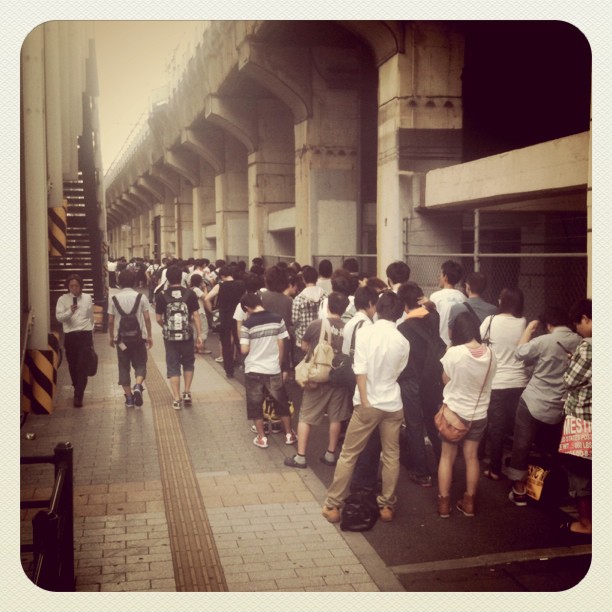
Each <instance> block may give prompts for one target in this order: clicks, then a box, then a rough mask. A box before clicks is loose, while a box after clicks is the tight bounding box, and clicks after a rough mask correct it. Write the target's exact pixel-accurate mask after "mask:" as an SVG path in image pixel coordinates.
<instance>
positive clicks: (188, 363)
mask: <svg viewBox="0 0 612 612" xmlns="http://www.w3.org/2000/svg"><path fill="white" fill-rule="evenodd" d="M164 347H165V348H166V376H167V378H173V377H175V376H180V375H181V366H183V372H193V370H194V369H195V352H194V348H193V340H192V339H189V340H181V341H180V342H174V341H172V340H165V339H164Z"/></svg>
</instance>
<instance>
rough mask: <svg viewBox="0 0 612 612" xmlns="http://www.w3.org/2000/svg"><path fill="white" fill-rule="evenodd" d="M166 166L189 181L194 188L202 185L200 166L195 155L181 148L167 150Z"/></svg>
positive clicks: (165, 154) (165, 156) (165, 155)
mask: <svg viewBox="0 0 612 612" xmlns="http://www.w3.org/2000/svg"><path fill="white" fill-rule="evenodd" d="M164 164H166V165H167V166H169V167H170V168H172V169H173V170H174V171H175V172H177V173H178V174H180V175H181V176H182V177H183V178H184V179H186V180H188V181H189V182H190V183H191V186H192V187H197V186H198V185H199V184H200V172H199V165H198V161H197V158H196V157H195V156H194V154H193V153H190V152H189V151H186V150H182V149H181V148H176V149H167V150H166V151H164Z"/></svg>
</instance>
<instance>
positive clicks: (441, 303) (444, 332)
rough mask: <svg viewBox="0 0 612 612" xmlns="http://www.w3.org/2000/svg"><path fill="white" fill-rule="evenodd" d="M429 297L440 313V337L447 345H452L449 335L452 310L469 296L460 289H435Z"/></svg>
mask: <svg viewBox="0 0 612 612" xmlns="http://www.w3.org/2000/svg"><path fill="white" fill-rule="evenodd" d="M429 299H430V300H431V301H432V302H433V303H434V304H435V305H436V309H437V311H438V314H439V315H440V338H442V340H444V342H446V346H450V343H451V341H450V336H449V335H448V319H449V316H450V310H451V308H452V307H453V306H454V305H455V304H462V303H463V302H465V301H466V300H467V298H466V297H465V295H464V294H463V293H461V291H459V289H440V290H439V291H434V292H433V293H432V294H431V296H430V297H429Z"/></svg>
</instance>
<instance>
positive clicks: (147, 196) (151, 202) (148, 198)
mask: <svg viewBox="0 0 612 612" xmlns="http://www.w3.org/2000/svg"><path fill="white" fill-rule="evenodd" d="M129 192H130V193H131V194H132V195H133V196H135V197H136V198H138V199H139V200H140V201H142V202H144V204H145V205H146V207H147V209H149V208H152V207H153V206H155V204H156V203H157V200H156V199H155V198H154V197H153V196H152V195H151V193H150V192H149V191H147V190H146V189H144V188H143V187H141V186H140V185H138V184H136V185H132V186H131V187H130V189H129Z"/></svg>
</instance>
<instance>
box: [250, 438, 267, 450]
mask: <svg viewBox="0 0 612 612" xmlns="http://www.w3.org/2000/svg"><path fill="white" fill-rule="evenodd" d="M253 444H254V445H255V446H259V448H268V438H266V436H264V437H263V438H260V437H259V436H255V437H254V438H253Z"/></svg>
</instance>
